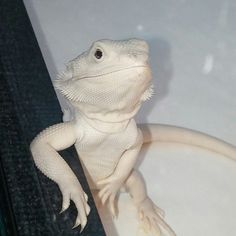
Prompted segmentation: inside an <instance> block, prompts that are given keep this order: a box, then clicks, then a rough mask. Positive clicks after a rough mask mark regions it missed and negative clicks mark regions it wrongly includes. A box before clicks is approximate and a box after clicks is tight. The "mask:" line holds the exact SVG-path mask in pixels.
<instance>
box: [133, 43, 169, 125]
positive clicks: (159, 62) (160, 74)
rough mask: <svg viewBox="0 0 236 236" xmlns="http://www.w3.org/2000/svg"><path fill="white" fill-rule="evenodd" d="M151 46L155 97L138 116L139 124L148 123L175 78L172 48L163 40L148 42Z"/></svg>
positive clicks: (143, 107) (144, 105)
mask: <svg viewBox="0 0 236 236" xmlns="http://www.w3.org/2000/svg"><path fill="white" fill-rule="evenodd" d="M147 42H148V43H149V46H150V63H151V68H152V73H153V85H154V95H153V97H152V98H151V100H149V101H147V102H145V103H144V104H143V106H142V107H141V110H140V111H139V113H138V114H137V117H136V121H137V122H138V123H148V116H149V114H150V112H151V111H152V110H153V108H154V107H155V106H158V102H159V101H161V100H162V99H163V98H164V97H166V95H167V94H168V90H169V89H168V87H169V82H170V80H171V79H172V77H173V64H172V60H171V46H170V44H169V42H168V41H166V40H165V39H162V38H153V39H149V40H147Z"/></svg>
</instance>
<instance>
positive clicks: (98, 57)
mask: <svg viewBox="0 0 236 236" xmlns="http://www.w3.org/2000/svg"><path fill="white" fill-rule="evenodd" d="M94 56H95V57H96V58H97V59H101V58H102V56H103V53H102V51H101V50H100V49H97V50H96V51H95V53H94Z"/></svg>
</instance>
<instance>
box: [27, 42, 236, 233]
mask: <svg viewBox="0 0 236 236" xmlns="http://www.w3.org/2000/svg"><path fill="white" fill-rule="evenodd" d="M54 85H55V88H56V89H57V90H59V91H60V92H61V93H62V94H63V95H64V96H65V98H66V99H67V100H68V101H69V102H70V104H71V106H72V107H73V110H74V111H73V119H72V120H70V121H67V122H64V123H60V124H56V125H53V126H51V127H49V128H47V129H46V130H44V131H42V132H41V133H40V134H38V135H37V136H36V138H35V139H34V140H33V141H32V143H31V145H30V148H31V152H32V155H33V159H34V161H35V164H36V166H37V167H38V168H39V169H40V170H41V171H42V172H43V173H44V174H45V175H46V176H48V177H49V178H50V179H51V180H53V181H54V182H56V183H57V184H58V186H59V188H60V190H61V193H62V196H63V203H62V211H65V210H66V209H67V208H68V207H69V205H70V200H72V201H73V202H74V203H75V206H76V208H77V210H78V216H77V219H76V222H75V225H74V227H77V226H79V225H81V231H82V230H83V228H84V227H85V225H86V223H87V215H88V214H89V212H90V207H89V205H88V203H87V200H88V197H87V195H86V193H85V192H84V191H83V189H82V187H81V185H80V182H79V180H78V179H77V178H76V176H75V174H74V173H73V171H72V170H71V168H70V167H69V166H68V164H67V163H66V161H65V160H64V159H63V158H62V157H61V156H60V155H59V153H58V151H60V150H63V149H66V148H68V147H70V146H72V145H75V148H76V150H77V153H78V155H79V158H80V161H81V163H82V166H83V169H84V171H85V175H86V177H87V179H88V183H89V186H90V188H91V189H97V190H99V193H98V195H99V197H100V199H101V202H102V203H103V204H105V203H107V202H108V204H109V206H110V210H111V213H112V214H113V215H115V214H116V209H115V206H114V201H115V199H116V196H117V193H118V192H119V191H120V190H121V189H122V188H124V189H125V190H127V191H128V192H129V194H130V195H131V197H132V199H133V200H134V203H135V205H136V206H137V209H138V212H139V215H140V218H141V220H143V221H144V222H146V223H147V224H149V226H151V227H152V228H154V229H155V230H156V232H157V233H156V235H159V234H160V232H161V231H165V232H167V234H168V235H171V236H174V235H175V233H174V231H173V230H172V229H171V228H170V226H168V224H167V223H166V222H165V221H164V220H163V212H162V210H161V209H160V208H159V207H157V206H156V205H155V204H154V202H153V201H152V200H151V199H150V198H149V197H148V195H147V191H146V188H145V184H144V181H143V179H142V177H141V174H140V173H139V172H138V171H137V170H135V169H134V166H135V163H136V161H137V158H138V154H139V152H140V149H141V147H142V144H143V143H146V142H153V141H162V142H165V141H167V142H180V143H186V144H191V145H196V146H201V147H203V148H207V149H210V150H213V151H215V152H218V153H221V154H223V155H225V156H228V157H230V158H234V159H235V158H236V148H235V147H234V146H233V145H230V144H227V143H225V142H223V141H221V140H218V139H216V138H214V137H210V136H208V135H205V134H203V133H200V132H197V131H192V130H188V129H184V128H178V127H173V126H168V125H157V124H150V125H145V124H143V125H137V124H136V123H135V120H134V116H135V115H136V114H137V112H138V111H139V109H140V107H141V105H142V104H143V102H144V101H146V100H148V99H150V97H151V96H152V93H153V85H152V73H151V68H150V64H149V47H148V44H147V43H146V42H145V41H143V40H139V39H129V40H119V41H118V40H99V41H96V42H94V43H93V44H92V46H91V47H90V48H89V49H88V50H87V51H85V52H84V53H82V54H81V55H80V56H78V57H77V58H75V59H73V60H72V61H70V62H69V63H68V65H67V67H66V69H65V71H64V72H62V73H61V74H60V75H59V77H58V79H57V80H56V81H55V83H54Z"/></svg>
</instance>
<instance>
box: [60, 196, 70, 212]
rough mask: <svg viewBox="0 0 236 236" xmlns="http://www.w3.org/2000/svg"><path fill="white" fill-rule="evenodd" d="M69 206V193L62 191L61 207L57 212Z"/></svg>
mask: <svg viewBox="0 0 236 236" xmlns="http://www.w3.org/2000/svg"><path fill="white" fill-rule="evenodd" d="M69 206H70V194H69V193H67V192H62V207H61V211H60V213H59V214H61V213H62V212H64V211H65V210H67V209H68V207H69Z"/></svg>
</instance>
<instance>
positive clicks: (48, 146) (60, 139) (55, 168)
mask: <svg viewBox="0 0 236 236" xmlns="http://www.w3.org/2000/svg"><path fill="white" fill-rule="evenodd" d="M77 138H78V137H77V136H76V133H75V127H74V123H73V122H67V123H61V124H57V125H53V126H51V127H49V128H47V129H45V130H44V131H42V132H41V133H40V134H39V135H38V136H36V138H35V139H34V140H33V141H32V143H31V144H30V149H31V152H32V155H33V159H34V161H35V164H36V166H37V167H38V168H39V169H40V170H41V171H42V172H43V173H44V174H45V175H46V176H47V177H48V178H50V179H51V180H53V181H54V182H56V183H57V184H58V186H59V188H60V190H61V193H62V197H63V203H62V210H61V212H63V211H64V210H66V209H67V208H68V207H69V205H70V200H72V201H73V202H74V203H75V205H76V208H77V210H78V216H77V218H76V222H75V225H74V227H77V226H79V225H80V224H81V231H82V230H83V228H84V227H85V225H86V223H87V215H88V214H89V212H90V207H89V206H88V204H87V200H88V199H87V195H86V193H84V191H83V189H82V187H81V185H80V183H79V181H78V179H77V177H76V176H75V174H74V173H73V171H72V170H71V168H70V167H69V166H68V164H67V163H66V162H65V160H64V159H63V158H62V157H61V156H60V155H59V153H58V151H60V150H63V149H66V148H68V147H70V146H72V145H73V144H74V143H75V141H76V139H77Z"/></svg>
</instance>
